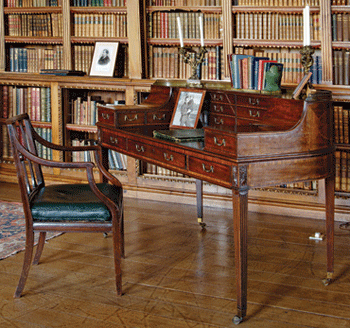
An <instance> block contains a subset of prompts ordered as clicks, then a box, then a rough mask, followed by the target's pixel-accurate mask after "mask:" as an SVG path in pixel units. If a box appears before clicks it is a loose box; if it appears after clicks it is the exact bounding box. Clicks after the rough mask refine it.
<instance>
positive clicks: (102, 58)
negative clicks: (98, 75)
mask: <svg viewBox="0 0 350 328" xmlns="http://www.w3.org/2000/svg"><path fill="white" fill-rule="evenodd" d="M110 61H111V58H109V50H108V49H103V50H102V54H101V56H100V58H99V59H98V62H97V63H98V64H99V65H107V64H108V63H109V62H110Z"/></svg>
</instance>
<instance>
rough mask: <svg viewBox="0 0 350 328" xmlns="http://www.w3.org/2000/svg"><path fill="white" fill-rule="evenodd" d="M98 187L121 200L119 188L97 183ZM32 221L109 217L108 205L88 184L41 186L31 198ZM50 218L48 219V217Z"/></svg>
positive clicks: (106, 219)
mask: <svg viewBox="0 0 350 328" xmlns="http://www.w3.org/2000/svg"><path fill="white" fill-rule="evenodd" d="M97 187H98V189H99V190H100V191H101V192H102V193H103V194H105V195H106V196H107V197H108V198H110V199H111V200H112V201H113V202H114V203H116V204H121V200H122V195H121V193H122V189H121V188H119V187H116V186H113V185H110V184H107V183H98V184H97ZM31 212H32V216H33V219H34V221H45V222H48V221H50V222H58V221H70V222H72V221H73V222H74V221H110V220H111V216H110V214H109V211H108V208H107V207H106V206H105V205H104V204H103V203H102V202H101V201H100V200H99V199H98V197H97V196H96V195H95V194H94V193H93V191H92V190H91V188H90V186H89V185H88V184H66V185H55V186H45V187H44V188H42V189H41V190H40V191H39V193H38V194H37V195H36V196H35V197H34V199H33V200H32V202H31ZM48 218H50V219H48Z"/></svg>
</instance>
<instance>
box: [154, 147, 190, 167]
mask: <svg viewBox="0 0 350 328" xmlns="http://www.w3.org/2000/svg"><path fill="white" fill-rule="evenodd" d="M154 159H156V160H158V161H159V162H162V163H164V164H168V165H172V166H176V167H178V168H185V167H186V156H185V155H184V154H180V153H177V152H174V151H171V150H168V149H163V148H156V149H155V150H154Z"/></svg>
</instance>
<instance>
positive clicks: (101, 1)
mask: <svg viewBox="0 0 350 328" xmlns="http://www.w3.org/2000/svg"><path fill="white" fill-rule="evenodd" d="M125 5H126V0H73V6H74V7H125Z"/></svg>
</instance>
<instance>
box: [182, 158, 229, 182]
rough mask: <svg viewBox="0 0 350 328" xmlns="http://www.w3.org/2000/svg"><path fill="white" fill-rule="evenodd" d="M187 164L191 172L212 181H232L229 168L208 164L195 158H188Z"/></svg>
mask: <svg viewBox="0 0 350 328" xmlns="http://www.w3.org/2000/svg"><path fill="white" fill-rule="evenodd" d="M188 162H189V163H188V167H189V170H190V171H191V172H196V173H199V174H202V175H205V176H208V177H211V178H214V179H220V180H223V181H225V182H231V181H232V177H231V175H232V172H231V171H232V169H231V166H227V165H223V164H219V163H215V162H208V161H205V160H203V159H200V158H196V157H190V158H189V161H188Z"/></svg>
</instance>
